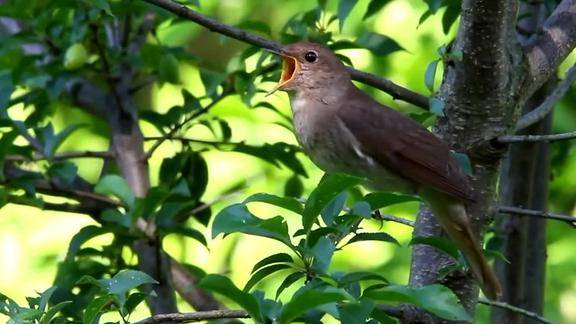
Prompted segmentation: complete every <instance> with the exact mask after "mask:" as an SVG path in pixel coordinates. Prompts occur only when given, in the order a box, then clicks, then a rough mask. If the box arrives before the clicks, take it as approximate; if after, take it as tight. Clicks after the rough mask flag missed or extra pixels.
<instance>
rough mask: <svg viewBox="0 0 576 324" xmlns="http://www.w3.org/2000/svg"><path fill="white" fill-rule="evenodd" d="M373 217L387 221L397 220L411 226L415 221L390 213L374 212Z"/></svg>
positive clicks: (396, 221)
mask: <svg viewBox="0 0 576 324" xmlns="http://www.w3.org/2000/svg"><path fill="white" fill-rule="evenodd" d="M372 217H374V218H375V219H379V220H385V221H389V222H395V223H398V224H403V225H406V226H410V227H414V224H415V222H414V221H413V220H409V219H405V218H402V217H398V216H394V215H389V214H380V213H378V214H376V213H374V214H372Z"/></svg>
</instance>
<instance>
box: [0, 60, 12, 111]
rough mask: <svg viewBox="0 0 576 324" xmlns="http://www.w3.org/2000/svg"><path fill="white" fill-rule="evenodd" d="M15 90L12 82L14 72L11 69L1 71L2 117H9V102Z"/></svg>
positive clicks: (0, 109)
mask: <svg viewBox="0 0 576 324" xmlns="http://www.w3.org/2000/svg"><path fill="white" fill-rule="evenodd" d="M13 91H14V84H13V83H12V73H10V71H6V70H4V71H0V117H2V118H6V119H8V118H9V117H8V111H7V109H8V103H9V102H10V96H12V92H13Z"/></svg>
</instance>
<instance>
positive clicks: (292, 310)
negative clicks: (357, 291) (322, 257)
mask: <svg viewBox="0 0 576 324" xmlns="http://www.w3.org/2000/svg"><path fill="white" fill-rule="evenodd" d="M345 299H346V293H345V292H344V291H342V290H337V289H327V290H326V291H321V290H318V289H312V288H310V287H302V289H300V290H299V291H297V292H296V293H295V294H294V296H293V297H292V299H291V300H290V301H289V302H287V303H286V305H284V307H283V308H282V313H280V317H279V318H278V322H279V323H280V324H285V323H290V322H291V321H292V320H294V319H295V318H297V317H298V316H300V315H302V314H304V313H306V312H307V311H309V310H311V309H314V308H316V307H318V306H322V305H326V304H330V303H336V302H339V301H342V300H345Z"/></svg>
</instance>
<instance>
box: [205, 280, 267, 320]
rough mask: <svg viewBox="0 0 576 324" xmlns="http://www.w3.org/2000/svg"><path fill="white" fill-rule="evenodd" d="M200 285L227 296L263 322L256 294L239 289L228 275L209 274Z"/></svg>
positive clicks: (255, 318)
mask: <svg viewBox="0 0 576 324" xmlns="http://www.w3.org/2000/svg"><path fill="white" fill-rule="evenodd" d="M198 286H199V287H200V288H202V289H206V290H209V291H212V292H215V293H218V294H221V295H223V296H226V297H227V298H229V299H231V300H232V301H233V302H235V303H236V304H238V305H239V306H240V307H242V308H243V309H244V310H246V311H247V312H248V314H250V316H251V317H252V319H254V321H256V322H262V318H261V316H260V310H259V307H258V302H257V301H256V299H255V298H254V296H252V295H250V294H249V293H247V292H244V291H242V290H240V289H238V288H237V287H236V286H235V285H234V284H233V283H232V281H230V279H228V278H227V277H224V276H221V275H217V274H209V275H207V276H206V277H204V278H202V280H200V282H199V283H198Z"/></svg>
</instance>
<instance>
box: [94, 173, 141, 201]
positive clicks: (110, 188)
mask: <svg viewBox="0 0 576 324" xmlns="http://www.w3.org/2000/svg"><path fill="white" fill-rule="evenodd" d="M94 191H95V192H96V193H99V194H105V195H112V196H115V197H117V198H118V199H120V201H122V202H123V203H125V204H126V205H128V206H129V207H134V202H135V197H134V192H133V191H132V188H130V186H129V185H128V183H127V182H126V180H124V178H122V177H120V176H118V175H115V174H109V175H107V176H105V177H103V178H102V179H100V181H99V182H98V184H97V185H96V187H95V188H94Z"/></svg>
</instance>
